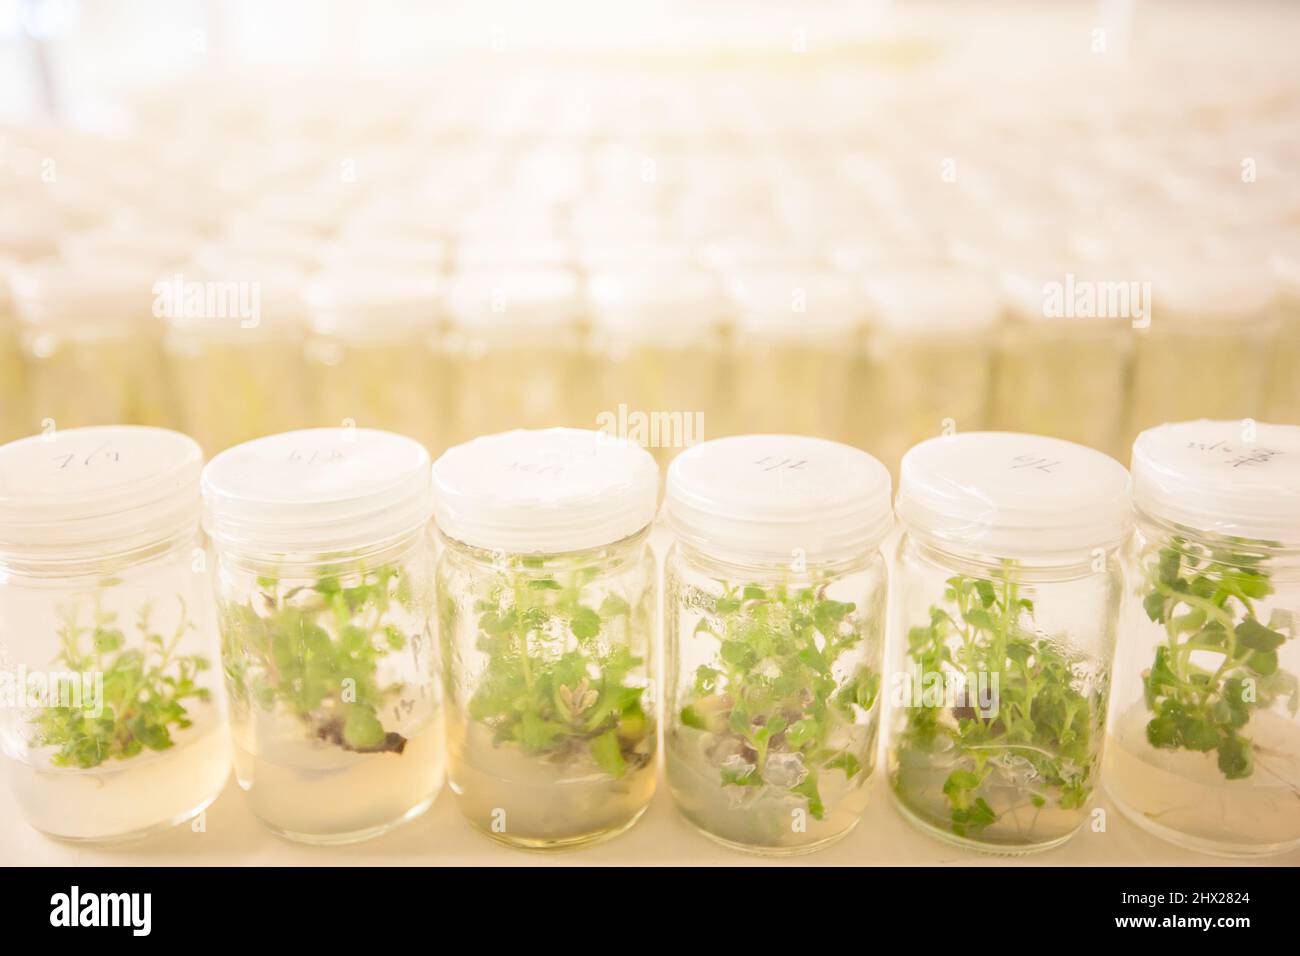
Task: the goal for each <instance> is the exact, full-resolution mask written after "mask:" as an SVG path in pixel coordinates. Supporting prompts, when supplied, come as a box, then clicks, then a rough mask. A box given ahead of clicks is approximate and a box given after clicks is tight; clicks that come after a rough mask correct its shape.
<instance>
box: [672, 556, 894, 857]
mask: <svg viewBox="0 0 1300 956" xmlns="http://www.w3.org/2000/svg"><path fill="white" fill-rule="evenodd" d="M666 570H667V578H666V584H665V588H666V590H667V600H668V607H669V608H670V614H671V619H670V620H669V627H670V628H671V630H670V632H669V634H670V639H671V640H672V641H673V642H674V643H673V648H672V650H671V651H669V654H670V657H671V658H672V659H673V660H675V661H676V667H675V669H674V671H673V674H672V681H673V684H672V686H671V688H670V692H669V694H670V698H669V699H670V701H671V706H672V708H673V709H672V713H671V715H670V719H669V723H668V727H667V731H666V742H665V746H666V748H667V754H666V759H667V762H668V763H667V765H668V781H669V784H670V786H671V787H672V790H673V797H674V799H675V801H676V803H677V806H678V809H679V810H680V811H681V813H682V814H683V816H685V817H686V818H687V819H688V820H690V821H691V822H692V823H693V824H695V825H696V826H697V827H699V828H700V829H701V830H702V831H704V832H705V833H707V834H709V835H710V836H712V837H713V838H714V839H716V840H718V841H719V842H722V843H724V844H727V845H731V846H734V847H738V848H741V849H747V850H754V849H757V850H760V851H764V852H772V853H782V852H791V851H793V852H802V851H807V850H813V849H817V848H818V847H819V846H821V845H823V844H825V843H828V842H831V841H833V840H835V839H838V838H839V837H841V836H843V835H844V834H845V833H847V832H848V831H849V830H850V829H852V827H853V826H854V825H855V824H856V823H857V821H858V818H859V817H860V816H861V814H862V811H863V810H864V809H865V808H866V804H867V796H868V789H867V781H868V780H869V779H870V778H871V773H872V771H873V769H874V767H875V748H876V740H877V730H878V718H879V713H880V711H879V707H878V702H879V694H880V656H881V650H882V645H883V641H882V632H883V624H884V607H885V569H884V560H883V559H882V558H881V557H880V555H879V554H873V555H872V556H871V557H870V559H864V560H863V561H861V562H859V563H858V564H857V565H856V566H854V565H849V566H837V567H829V568H814V569H810V570H809V571H808V572H805V573H802V574H791V573H787V572H786V571H784V570H782V569H780V568H761V569H760V568H745V567H736V566H728V565H724V564H719V563H717V562H715V561H711V560H710V559H708V558H707V557H705V556H703V555H700V554H692V553H691V552H690V551H689V550H688V549H685V548H682V547H681V546H678V547H676V548H675V549H674V550H673V552H672V554H671V556H670V557H669V559H668V563H667V568H666Z"/></svg>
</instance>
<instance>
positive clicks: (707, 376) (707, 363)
mask: <svg viewBox="0 0 1300 956" xmlns="http://www.w3.org/2000/svg"><path fill="white" fill-rule="evenodd" d="M588 288H589V291H590V293H591V300H592V301H591V306H592V311H593V324H594V327H595V335H596V337H597V339H598V341H599V343H600V344H599V351H600V357H601V359H602V371H603V375H602V380H601V385H600V389H601V401H600V405H601V414H602V415H603V416H605V417H604V418H602V419H598V424H599V425H600V427H601V428H602V429H603V430H606V431H609V432H611V433H617V434H619V435H621V436H622V437H624V438H628V439H631V440H632V441H635V442H637V443H638V444H640V445H642V446H643V447H646V448H648V449H649V450H650V452H651V454H653V455H654V456H655V459H656V460H657V461H658V462H659V464H660V465H661V466H663V465H666V464H667V463H668V461H670V460H671V459H672V457H673V456H674V455H676V454H677V452H678V451H680V450H681V449H682V448H685V447H688V446H690V445H692V444H695V443H697V442H700V441H703V440H704V439H705V438H706V437H717V436H719V435H722V434H727V433H728V432H729V430H730V428H731V426H730V424H729V423H728V421H727V419H728V418H729V415H730V412H729V409H728V405H729V404H730V401H731V399H730V396H731V395H732V394H733V390H732V384H733V383H732V381H731V379H730V377H729V375H730V373H731V371H732V370H731V365H730V363H728V362H727V361H726V354H727V353H726V349H727V346H726V342H725V339H726V333H725V328H724V322H723V318H722V316H723V310H724V306H723V303H722V300H721V295H720V289H719V287H718V282H717V280H716V279H715V278H714V277H713V276H711V275H708V274H706V273H702V272H694V271H689V270H681V271H678V272H674V273H673V274H672V275H670V276H668V277H667V278H664V277H663V276H660V275H650V274H645V273H644V272H631V271H624V272H612V273H605V274H601V275H597V276H593V277H592V278H591V279H590V281H589V283H588Z"/></svg>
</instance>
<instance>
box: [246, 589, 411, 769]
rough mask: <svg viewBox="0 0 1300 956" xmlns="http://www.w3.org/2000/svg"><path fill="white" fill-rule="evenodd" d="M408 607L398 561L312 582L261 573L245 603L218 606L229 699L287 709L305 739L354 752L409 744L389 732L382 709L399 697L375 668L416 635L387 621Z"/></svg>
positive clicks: (398, 749)
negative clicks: (395, 609)
mask: <svg viewBox="0 0 1300 956" xmlns="http://www.w3.org/2000/svg"><path fill="white" fill-rule="evenodd" d="M414 602H415V598H414V595H413V593H412V585H411V581H410V578H409V576H408V575H406V574H405V573H404V572H403V571H402V570H401V569H400V568H399V567H398V566H396V565H391V564H387V565H381V566H378V567H375V568H372V569H369V570H364V569H363V570H359V571H356V572H353V573H338V574H324V575H322V576H320V577H318V578H317V579H316V581H315V582H314V583H311V584H287V583H285V582H282V581H280V580H279V579H277V578H275V577H267V576H262V577H259V578H258V579H257V587H256V589H255V590H254V591H253V593H252V595H251V598H250V600H249V602H248V603H247V604H227V605H226V606H225V607H224V608H223V611H222V613H223V615H224V616H225V619H226V620H225V627H223V628H222V636H223V640H224V642H225V647H224V648H223V655H222V657H223V660H224V661H225V662H226V664H225V666H226V676H227V680H228V682H229V686H230V688H231V692H232V696H233V697H234V698H235V699H236V701H240V702H245V703H246V702H248V701H250V700H251V701H252V702H254V703H256V704H257V706H259V707H260V708H261V709H263V710H267V711H269V710H272V709H274V708H275V707H276V706H277V705H279V706H282V707H284V708H285V709H286V710H287V711H288V712H289V713H291V714H292V715H293V716H294V717H295V718H296V719H297V720H298V721H300V722H301V723H302V724H303V726H304V727H305V728H306V729H307V731H308V733H309V734H310V735H311V736H313V737H315V738H316V739H319V740H321V741H324V742H325V743H327V744H330V745H332V746H336V747H339V748H341V749H343V750H347V751H352V752H355V753H396V754H400V753H402V751H403V750H404V749H405V747H406V738H405V737H404V736H402V735H401V734H399V733H395V732H393V731H386V730H385V729H384V725H383V722H382V721H381V719H380V713H381V710H382V709H383V708H384V707H385V706H386V705H387V704H388V703H390V702H392V701H393V700H395V699H396V698H397V696H398V695H399V693H400V692H401V688H402V685H401V684H400V683H393V684H384V683H381V681H380V676H379V665H380V663H381V661H382V660H383V659H384V658H385V657H386V656H387V655H389V654H390V653H393V652H396V651H401V650H403V649H405V648H406V647H407V646H408V644H409V642H410V641H411V640H412V639H413V638H412V637H411V636H409V635H407V634H405V633H403V632H402V631H401V630H400V629H399V628H398V627H396V626H395V625H393V624H392V623H390V621H389V611H390V609H391V608H392V607H393V606H394V605H396V606H399V607H402V608H410V607H412V606H413V604H414Z"/></svg>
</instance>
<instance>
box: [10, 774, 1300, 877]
mask: <svg viewBox="0 0 1300 956" xmlns="http://www.w3.org/2000/svg"><path fill="white" fill-rule="evenodd" d="M872 787H873V793H872V800H871V803H870V805H869V806H868V808H867V811H866V813H865V815H864V816H863V818H862V822H861V823H859V824H858V827H857V828H856V829H855V830H854V831H853V832H852V833H851V834H849V836H848V837H846V838H845V839H844V840H842V841H840V842H839V843H837V844H835V845H833V846H831V847H828V848H826V849H825V850H822V851H820V852H818V853H814V854H810V855H807V856H801V857H794V858H788V859H784V860H768V859H765V858H761V857H756V856H750V855H749V854H745V853H738V852H735V851H732V850H728V849H726V848H724V847H721V846H718V845H716V844H715V843H713V842H712V841H711V840H708V839H706V838H705V837H703V836H701V835H700V834H698V833H697V832H696V831H695V830H694V829H693V828H691V827H690V826H689V825H688V824H686V823H685V822H684V821H682V819H681V818H680V817H679V816H678V815H677V814H676V813H675V812H674V810H673V807H672V800H671V798H670V796H669V794H668V791H667V788H666V787H664V786H663V785H662V781H661V786H660V788H659V792H658V793H657V794H656V796H655V799H654V802H653V803H652V804H651V806H650V809H649V811H648V812H647V813H646V815H645V817H643V818H642V819H641V821H640V823H638V824H637V825H636V826H635V827H634V828H633V829H632V830H630V831H629V832H627V833H625V834H623V835H621V836H619V837H618V838H616V839H614V840H611V841H609V842H608V843H604V844H600V845H598V846H593V847H588V848H585V849H580V850H568V851H563V852H559V853H537V852H528V851H523V850H514V849H511V848H508V847H504V846H500V845H498V844H496V843H494V842H493V841H492V840H489V839H488V838H486V837H484V836H482V835H480V834H479V833H478V832H477V831H475V830H473V829H471V828H470V826H469V825H468V824H467V823H465V822H464V821H463V820H462V819H461V818H460V815H459V813H458V812H457V809H456V805H455V798H454V796H453V795H452V794H451V792H450V791H449V790H447V789H446V788H444V789H443V792H442V793H441V794H440V795H439V797H438V799H437V801H436V802H435V803H434V805H433V807H432V808H431V809H430V810H429V812H428V813H426V814H425V815H424V816H423V817H420V818H419V819H417V820H413V821H412V822H410V823H408V824H407V825H405V826H404V827H401V828H399V829H397V830H394V831H392V832H390V833H388V834H385V835H384V836H381V837H378V838H376V839H374V840H371V841H369V842H366V843H361V844H356V845H353V846H345V847H328V848H324V847H311V846H302V845H299V844H296V843H291V842H289V841H287V840H284V839H282V838H280V837H278V836H275V835H273V834H271V833H270V832H268V831H267V830H264V829H263V828H262V827H261V825H260V824H258V822H257V821H256V819H255V818H254V817H253V815H252V814H251V813H250V812H249V810H248V808H247V807H246V806H245V804H244V799H243V794H242V793H240V790H239V787H238V786H237V785H236V784H235V782H234V778H233V776H232V778H231V779H230V781H229V782H228V783H227V785H226V789H225V790H224V791H223V792H222V794H221V796H220V797H219V798H218V799H217V801H216V802H215V803H214V804H213V805H212V806H211V807H210V808H209V809H208V810H207V811H206V813H205V814H204V816H203V818H202V824H203V825H202V828H201V829H199V830H196V828H195V827H194V826H190V825H183V826H180V827H177V828H175V829H173V830H171V831H168V832H167V833H164V834H161V835H159V836H156V837H153V838H151V839H148V840H143V841H139V842H136V843H132V844H127V845H123V846H115V847H86V846H73V845H70V844H64V843H60V842H58V841H56V840H51V839H49V838H48V837H45V836H42V835H41V834H39V833H37V832H35V831H34V830H32V829H31V828H29V827H28V826H27V824H26V823H24V822H23V820H22V817H21V815H20V814H19V811H18V808H17V806H16V804H15V802H14V799H13V796H12V795H11V794H10V792H9V791H8V789H7V788H6V789H3V790H0V863H3V864H5V865H35V866H191V865H209V866H339V865H343V866H365V865H375V866H409V865H415V866H420V865H431V864H432V865H455V866H548V865H549V866H580V865H584V864H594V865H605V866H619V865H628V864H631V865H649V866H665V865H666V866H671V865H689V866H701V865H703V866H733V865H739V866H746V865H777V866H857V865H942V866H1014V865H1024V864H1033V865H1046V866H1097V865H1123V866H1145V865H1155V864H1158V865H1168V866H1198V865H1199V866H1231V865H1238V864H1242V863H1247V864H1250V863H1265V864H1272V865H1277V866H1300V850H1298V851H1295V852H1291V853H1288V854H1284V855H1282V856H1275V857H1269V858H1267V859H1265V860H1260V861H1240V860H1227V859H1221V858H1219V857H1213V856H1206V855H1203V854H1200V853H1195V852H1192V851H1189V850H1183V849H1180V848H1178V847H1175V846H1171V845H1169V844H1167V843H1165V842H1163V841H1161V840H1158V839H1156V838H1155V837H1153V836H1150V835H1149V834H1147V833H1146V832H1145V831H1143V830H1142V829H1140V828H1139V827H1137V826H1135V825H1134V824H1133V823H1131V822H1129V821H1128V820H1127V819H1125V818H1124V816H1123V815H1122V814H1120V813H1119V812H1118V811H1115V810H1113V809H1111V807H1110V804H1109V803H1108V802H1107V800H1106V799H1105V797H1104V795H1103V796H1102V797H1101V799H1100V802H1099V804H1098V805H1099V806H1100V807H1102V808H1103V809H1104V810H1105V811H1106V815H1105V830H1104V832H1093V831H1092V830H1091V829H1084V830H1083V831H1081V832H1080V833H1079V834H1077V835H1076V836H1075V837H1074V839H1073V840H1071V841H1070V842H1069V843H1067V844H1065V845H1064V846H1062V847H1058V848H1057V849H1055V850H1049V851H1047V852H1045V853H1040V854H1035V855H1033V856H1029V857H997V856H990V855H985V854H981V853H971V852H966V851H963V850H960V849H957V848H955V847H951V846H948V845H947V844H944V843H942V842H940V841H937V840H934V839H932V838H930V837H928V836H926V835H925V834H923V833H920V832H919V831H917V830H915V829H914V828H913V827H912V826H911V825H910V824H908V823H907V822H906V821H905V820H903V818H902V817H901V816H900V815H899V813H898V811H897V810H895V809H894V807H893V806H892V805H891V802H890V797H889V793H888V791H887V787H886V785H885V781H884V778H883V776H882V775H881V774H880V773H877V774H876V777H875V780H873V782H872Z"/></svg>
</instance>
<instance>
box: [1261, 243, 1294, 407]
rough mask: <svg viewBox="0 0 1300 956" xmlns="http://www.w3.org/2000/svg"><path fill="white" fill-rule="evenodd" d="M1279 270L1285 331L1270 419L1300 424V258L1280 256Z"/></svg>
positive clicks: (1272, 390)
mask: <svg viewBox="0 0 1300 956" xmlns="http://www.w3.org/2000/svg"><path fill="white" fill-rule="evenodd" d="M1276 268H1277V272H1278V278H1279V282H1280V285H1281V296H1280V298H1281V302H1280V306H1281V308H1280V310H1279V311H1280V318H1279V321H1280V322H1281V329H1280V334H1279V335H1278V341H1277V347H1276V348H1275V349H1274V351H1273V369H1272V373H1271V375H1270V377H1269V381H1270V394H1269V406H1268V407H1269V412H1268V418H1269V420H1270V421H1275V422H1300V375H1297V374H1295V357H1296V356H1297V355H1300V255H1297V256H1296V257H1294V258H1288V257H1286V256H1279V257H1278V259H1277V262H1276Z"/></svg>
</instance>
